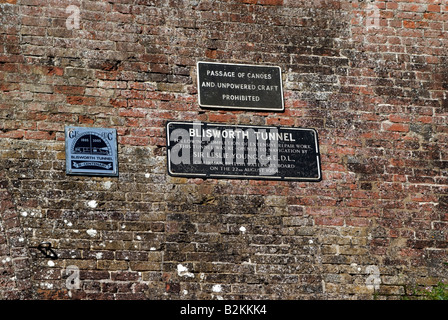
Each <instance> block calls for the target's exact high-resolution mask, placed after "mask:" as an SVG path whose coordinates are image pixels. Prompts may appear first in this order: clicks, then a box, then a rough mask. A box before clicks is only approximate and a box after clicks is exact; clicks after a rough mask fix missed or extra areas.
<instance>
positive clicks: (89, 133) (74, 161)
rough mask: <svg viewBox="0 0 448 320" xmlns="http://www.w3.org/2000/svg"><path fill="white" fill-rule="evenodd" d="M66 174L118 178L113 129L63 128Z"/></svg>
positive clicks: (115, 140)
mask: <svg viewBox="0 0 448 320" xmlns="http://www.w3.org/2000/svg"><path fill="white" fill-rule="evenodd" d="M65 158H66V173H67V174H70V175H99V176H118V156H117V132H116V130H115V129H106V128H85V127H65Z"/></svg>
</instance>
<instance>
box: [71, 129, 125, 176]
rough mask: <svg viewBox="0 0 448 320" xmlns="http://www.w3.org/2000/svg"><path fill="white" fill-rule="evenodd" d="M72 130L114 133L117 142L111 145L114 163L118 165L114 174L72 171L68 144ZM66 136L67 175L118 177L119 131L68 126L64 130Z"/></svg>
mask: <svg viewBox="0 0 448 320" xmlns="http://www.w3.org/2000/svg"><path fill="white" fill-rule="evenodd" d="M70 129H75V130H76V129H82V130H83V131H89V130H93V131H100V132H102V131H106V132H107V131H112V133H113V135H114V139H113V141H114V140H115V142H114V143H111V148H112V153H113V155H112V158H113V160H112V162H113V163H114V164H116V166H115V169H114V171H113V172H95V171H90V172H89V171H87V172H85V171H84V172H73V171H71V170H70V169H73V168H71V166H70V165H69V161H70V159H69V155H70V154H71V152H69V149H70V143H68V141H67V135H68V132H69V130H70ZM64 134H65V139H64V141H65V173H66V174H67V175H73V176H101V177H118V172H119V170H118V167H119V165H118V139H117V130H116V129H114V128H94V127H77V126H66V127H65V128H64ZM87 170H92V169H87Z"/></svg>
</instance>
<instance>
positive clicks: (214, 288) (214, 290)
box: [212, 284, 222, 292]
mask: <svg viewBox="0 0 448 320" xmlns="http://www.w3.org/2000/svg"><path fill="white" fill-rule="evenodd" d="M212 291H213V292H221V291H222V287H221V285H220V284H215V285H214V286H213V287H212Z"/></svg>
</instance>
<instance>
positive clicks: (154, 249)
mask: <svg viewBox="0 0 448 320" xmlns="http://www.w3.org/2000/svg"><path fill="white" fill-rule="evenodd" d="M149 250H151V251H156V250H157V249H156V248H154V247H151V248H149Z"/></svg>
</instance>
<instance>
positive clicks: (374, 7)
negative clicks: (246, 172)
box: [0, 0, 448, 299]
mask: <svg viewBox="0 0 448 320" xmlns="http://www.w3.org/2000/svg"><path fill="white" fill-rule="evenodd" d="M0 39H1V40H0V89H1V91H0V168H1V171H0V201H1V203H0V258H1V265H0V284H1V286H0V298H3V299H14V298H31V299H220V298H224V299H245V298H256V299H258V298H259V299H372V298H374V297H380V298H388V299H400V298H401V296H403V295H404V294H407V293H409V292H410V291H411V290H410V288H412V286H414V285H424V286H428V285H433V284H435V283H437V281H439V280H441V279H442V280H443V279H446V278H447V276H448V273H447V267H446V266H445V265H444V262H448V257H447V239H448V238H447V237H448V235H447V226H448V171H447V170H448V126H447V124H448V96H447V90H448V55H447V52H448V3H447V2H446V1H444V0H406V1H404V0H403V1H356V0H353V1H331V0H316V1H302V0H132V1H131V0H116V1H88V0H76V1H68V0H50V1H39V0H0ZM197 61H217V62H232V63H247V64H260V65H275V66H280V67H281V69H282V72H283V86H284V98H285V111H284V112H280V113H278V112H256V111H255V112H254V111H228V110H205V109H202V108H200V107H199V106H198V103H197V83H196V72H197V70H196V62H197ZM169 120H172V121H175V120H188V121H204V122H216V123H228V124H255V125H264V124H268V125H279V126H287V127H310V128H314V129H316V130H317V132H318V133H319V144H320V149H321V155H322V173H323V179H322V181H321V182H317V183H316V182H283V181H275V182H273V181H263V180H246V179H243V180H228V179H205V180H203V179H199V178H195V179H186V178H174V177H171V176H169V175H168V174H167V169H166V137H165V123H166V121H169ZM67 125H75V126H89V127H106V128H115V129H117V132H118V154H119V172H120V174H119V177H116V178H114V177H86V176H67V175H66V174H65V145H64V127H65V126H67ZM42 242H50V243H51V246H52V250H54V252H55V253H56V254H57V256H58V258H57V259H52V258H50V257H46V256H45V255H44V254H43V252H42V251H41V250H38V249H37V247H38V246H39V244H40V243H42ZM73 279H75V280H79V281H78V282H76V281H74V282H73V281H72V280H73Z"/></svg>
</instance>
